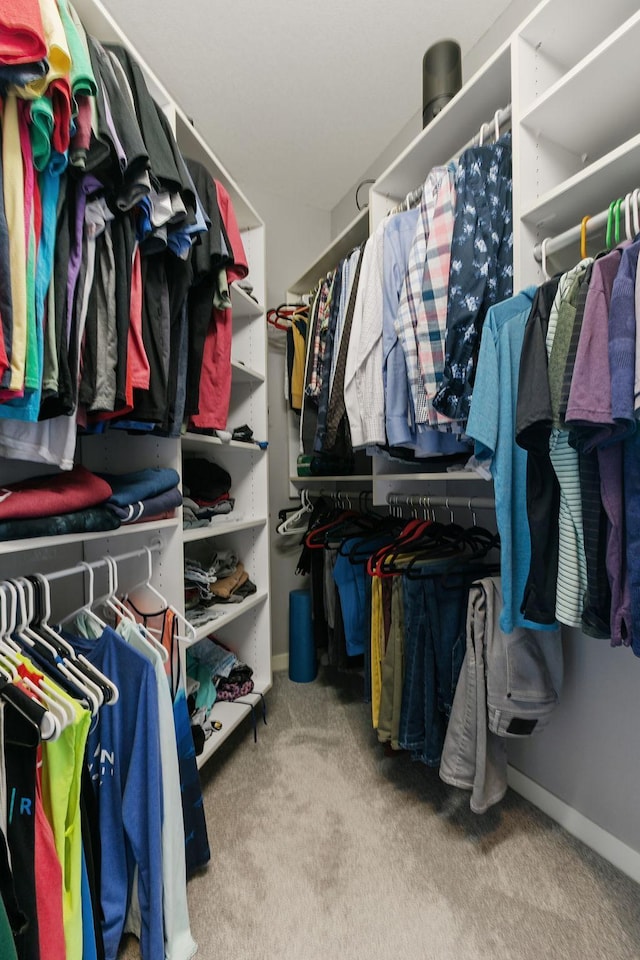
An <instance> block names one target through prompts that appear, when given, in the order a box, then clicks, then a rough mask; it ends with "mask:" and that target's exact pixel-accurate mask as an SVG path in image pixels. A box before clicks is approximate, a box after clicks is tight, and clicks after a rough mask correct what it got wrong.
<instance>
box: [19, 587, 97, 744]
mask: <svg viewBox="0 0 640 960" xmlns="http://www.w3.org/2000/svg"><path fill="white" fill-rule="evenodd" d="M14 582H15V584H16V585H17V587H18V596H19V599H22V598H24V607H23V610H24V618H23V621H22V622H21V623H19V624H17V627H16V633H17V636H18V637H19V638H22V639H23V640H24V641H25V642H26V643H27V644H28V645H29V646H30V647H31V648H35V647H37V646H38V644H40V645H41V646H44V648H45V649H46V650H47V652H48V653H50V655H51V656H52V657H53V658H54V659H55V661H56V665H57V666H59V663H58V661H59V654H58V651H57V648H56V646H55V644H51V643H49V642H48V641H46V640H44V639H43V638H42V636H41V635H40V634H39V633H37V632H36V631H35V630H33V629H32V624H33V623H34V621H35V617H36V613H35V590H34V584H33V582H32V581H31V580H29V578H27V577H18V578H17V579H16V580H15V581H14ZM20 591H22V595H21V594H20ZM65 666H67V667H68V669H67V671H66V676H67V678H68V679H71V680H72V681H73V682H74V683H75V684H76V686H79V687H80V689H81V690H82V692H83V693H84V694H86V696H87V697H88V700H89V703H90V704H92V705H94V707H95V710H96V711H97V709H98V707H99V706H101V705H102V703H103V702H104V697H103V695H102V691H101V690H100V689H99V687H98V686H97V685H95V684H92V683H91V682H87V678H86V676H85V675H84V674H83V673H82V672H80V671H74V670H73V668H72V667H71V665H69V664H65ZM34 670H35V672H38V673H42V674H43V677H44V678H45V679H44V680H43V681H42V686H43V687H44V689H45V690H46V691H47V692H48V693H49V694H50V695H51V696H52V697H53V699H54V700H55V701H56V702H58V703H59V704H61V706H62V710H63V713H64V715H65V718H66V722H65V724H64V726H66V725H67V724H70V723H73V722H74V720H75V717H76V714H75V710H74V709H73V705H72V704H71V703H69V701H68V700H66V699H65V698H64V695H63V694H61V693H60V692H59V691H58V690H57V689H52V687H51V685H52V683H55V678H53V677H51V676H48V675H47V674H46V673H45V672H44V671H43V670H41V669H40V667H39V665H38V664H34ZM18 672H20V669H19V671H18ZM76 673H79V676H76ZM37 685H38V686H40V684H37ZM92 712H93V710H92ZM94 715H95V714H94ZM64 726H63V729H64Z"/></svg>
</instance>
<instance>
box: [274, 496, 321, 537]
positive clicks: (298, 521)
mask: <svg viewBox="0 0 640 960" xmlns="http://www.w3.org/2000/svg"><path fill="white" fill-rule="evenodd" d="M300 504H301V506H300V509H299V510H296V511H295V513H292V514H291V515H290V516H288V517H287V518H286V519H285V520H282V521H281V523H279V524H278V526H277V527H276V533H279V534H280V535H281V536H283V537H287V536H289V537H292V536H295V535H296V534H297V533H301V532H302V531H303V530H304V529H305V527H306V518H307V516H308V515H309V514H310V513H311V512H312V511H313V503H312V502H311V498H310V496H309V492H308V490H306V489H305V488H303V489H302V490H301V491H300Z"/></svg>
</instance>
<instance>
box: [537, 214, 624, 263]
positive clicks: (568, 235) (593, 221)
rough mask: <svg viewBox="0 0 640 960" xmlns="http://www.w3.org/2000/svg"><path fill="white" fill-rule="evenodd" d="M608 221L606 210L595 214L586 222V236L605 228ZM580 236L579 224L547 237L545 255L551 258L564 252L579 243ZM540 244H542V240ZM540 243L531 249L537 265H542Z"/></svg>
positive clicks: (580, 225)
mask: <svg viewBox="0 0 640 960" xmlns="http://www.w3.org/2000/svg"><path fill="white" fill-rule="evenodd" d="M608 220H609V209H608V208H607V209H606V210H603V211H602V212H601V213H596V215H595V216H593V217H591V218H590V219H589V220H588V221H587V236H588V235H589V234H590V233H596V231H598V230H601V229H602V227H606V225H607V222H608ZM581 235H582V224H580V223H579V224H578V225H577V226H575V227H570V228H569V229H568V230H565V231H564V232H563V233H559V234H557V235H556V236H555V237H549V238H548V239H547V242H546V251H545V252H546V255H547V256H548V257H551V256H553V254H554V253H558V251H559V250H564V249H565V247H570V246H571V245H572V244H573V243H579V242H580V237H581ZM542 243H544V240H543V241H542ZM542 243H536V245H535V247H534V248H533V256H534V258H535V260H536V261H537V262H538V263H542Z"/></svg>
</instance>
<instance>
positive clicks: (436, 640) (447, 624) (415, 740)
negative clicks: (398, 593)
mask: <svg viewBox="0 0 640 960" xmlns="http://www.w3.org/2000/svg"><path fill="white" fill-rule="evenodd" d="M428 567H429V572H430V573H432V574H433V576H432V577H431V576H430V577H429V578H428V579H424V580H412V579H410V578H408V577H405V578H404V582H403V602H404V664H405V673H404V683H403V690H402V710H401V715H400V730H399V737H398V739H399V743H400V746H401V747H402V748H403V749H405V750H410V751H411V753H412V755H413V758H414V759H416V760H421V761H422V762H423V763H426V764H427V765H428V766H438V764H439V763H440V755H441V753H442V746H443V744H444V738H445V733H446V729H447V721H448V717H449V714H450V712H451V706H452V703H453V695H454V691H455V688H456V684H457V681H458V675H459V673H460V668H461V665H462V659H463V657H464V647H465V640H464V625H465V610H466V605H467V594H468V591H469V584H468V580H467V578H466V576H465V575H464V574H462V573H460V572H455V571H450V570H449V572H447V570H448V568H450V567H451V563H450V562H449V563H447V562H446V561H445V562H443V561H436V562H434V563H430V564H429V565H428ZM421 569H422V570H423V571H425V570H426V568H425V567H422V568H421Z"/></svg>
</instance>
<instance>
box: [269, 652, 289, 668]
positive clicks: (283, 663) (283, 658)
mask: <svg viewBox="0 0 640 960" xmlns="http://www.w3.org/2000/svg"><path fill="white" fill-rule="evenodd" d="M271 669H272V671H273V672H274V673H279V672H280V671H282V670H288V669H289V654H288V653H276V654H275V655H274V656H273V657H271Z"/></svg>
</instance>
